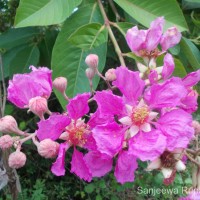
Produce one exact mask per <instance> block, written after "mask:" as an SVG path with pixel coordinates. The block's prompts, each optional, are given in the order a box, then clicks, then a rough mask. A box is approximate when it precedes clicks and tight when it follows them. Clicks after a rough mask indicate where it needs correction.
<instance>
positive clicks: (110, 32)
mask: <svg viewBox="0 0 200 200" xmlns="http://www.w3.org/2000/svg"><path fill="white" fill-rule="evenodd" d="M97 1H98V4H99V8H100V11H101V14H102V16H103V18H104V22H105V25H106V27H107V29H108V34H109V36H110V39H111V41H112V43H113V45H114V48H115V52H116V53H117V55H118V57H119V61H120V64H121V66H124V67H125V66H126V64H125V61H124V58H123V56H122V52H121V49H120V48H119V45H118V43H117V40H116V38H115V36H114V34H113V31H112V29H111V27H110V24H109V20H108V17H107V15H106V12H105V10H104V7H103V5H102V2H101V0H97Z"/></svg>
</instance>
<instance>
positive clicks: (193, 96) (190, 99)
mask: <svg viewBox="0 0 200 200" xmlns="http://www.w3.org/2000/svg"><path fill="white" fill-rule="evenodd" d="M198 96H199V95H198V93H197V92H196V91H195V90H190V91H189V92H188V95H187V96H186V97H185V98H183V99H182V100H181V103H182V104H181V106H180V107H181V108H182V109H183V110H185V111H186V112H188V113H193V112H195V111H196V110H197V109H198V102H197V99H198Z"/></svg>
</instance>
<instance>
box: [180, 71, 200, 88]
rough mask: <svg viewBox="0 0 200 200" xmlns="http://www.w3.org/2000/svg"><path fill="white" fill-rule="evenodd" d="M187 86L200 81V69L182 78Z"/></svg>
mask: <svg viewBox="0 0 200 200" xmlns="http://www.w3.org/2000/svg"><path fill="white" fill-rule="evenodd" d="M182 81H183V84H184V85H185V87H192V86H194V85H196V84H197V83H198V82H199V81H200V69H199V70H197V71H195V72H191V73H189V74H188V75H187V76H186V77H184V78H183V79H182Z"/></svg>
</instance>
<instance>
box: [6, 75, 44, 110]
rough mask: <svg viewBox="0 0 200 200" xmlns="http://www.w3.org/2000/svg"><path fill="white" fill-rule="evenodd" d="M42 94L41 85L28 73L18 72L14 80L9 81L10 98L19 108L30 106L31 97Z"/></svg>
mask: <svg viewBox="0 0 200 200" xmlns="http://www.w3.org/2000/svg"><path fill="white" fill-rule="evenodd" d="M42 95H43V91H42V88H41V87H40V85H39V84H38V83H36V82H34V81H33V80H32V79H31V78H30V76H29V75H27V74H25V75H21V74H16V75H14V77H13V80H10V81H9V86H8V100H9V101H11V102H12V103H13V104H15V105H16V106H17V107H19V108H24V107H25V106H28V103H29V100H30V99H31V98H33V97H36V96H42Z"/></svg>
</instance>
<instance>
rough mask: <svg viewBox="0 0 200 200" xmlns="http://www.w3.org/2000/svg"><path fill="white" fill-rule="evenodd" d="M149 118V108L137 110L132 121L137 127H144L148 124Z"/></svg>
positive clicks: (144, 107)
mask: <svg viewBox="0 0 200 200" xmlns="http://www.w3.org/2000/svg"><path fill="white" fill-rule="evenodd" d="M148 116H149V110H148V108H147V106H143V107H139V108H136V109H135V110H134V111H133V115H132V120H133V122H134V123H135V124H136V125H142V124H144V123H145V122H146V120H147V118H148Z"/></svg>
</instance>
